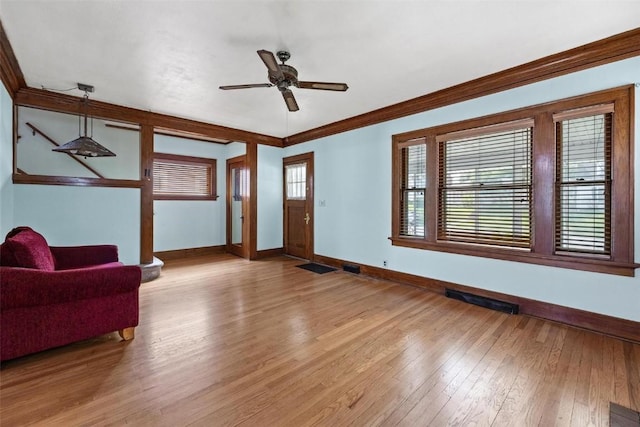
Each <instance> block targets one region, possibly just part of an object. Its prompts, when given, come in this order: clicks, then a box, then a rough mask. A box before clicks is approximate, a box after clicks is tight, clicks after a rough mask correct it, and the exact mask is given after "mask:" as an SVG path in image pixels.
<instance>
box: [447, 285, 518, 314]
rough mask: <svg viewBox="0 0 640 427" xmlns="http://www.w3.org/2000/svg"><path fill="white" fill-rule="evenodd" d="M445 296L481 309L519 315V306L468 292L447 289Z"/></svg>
mask: <svg viewBox="0 0 640 427" xmlns="http://www.w3.org/2000/svg"><path fill="white" fill-rule="evenodd" d="M444 294H445V295H446V296H447V297H448V298H453V299H457V300H460V301H464V302H468V303H469V304H475V305H479V306H480V307H485V308H490V309H491V310H496V311H501V312H503V313H509V314H518V310H519V306H518V304H511V303H510V302H504V301H498V300H496V299H491V298H485V297H481V296H479V295H473V294H469V293H466V292H460V291H454V290H453V289H445V290H444Z"/></svg>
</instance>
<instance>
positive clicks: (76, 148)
mask: <svg viewBox="0 0 640 427" xmlns="http://www.w3.org/2000/svg"><path fill="white" fill-rule="evenodd" d="M78 89H80V90H82V91H84V98H82V101H80V114H79V115H78V138H76V139H74V140H73V141H69V142H67V143H66V144H63V145H61V146H59V147H57V148H54V149H53V150H52V151H57V152H59V153H68V154H74V155H76V156H84V157H114V156H115V155H116V154H115V153H114V152H113V151H111V150H109V149H108V148H106V147H104V146H102V145H100V144H99V143H98V142H96V141H95V140H94V139H93V138H92V137H93V117H92V118H91V133H92V135H91V136H89V135H88V127H89V126H88V120H89V93H90V92H91V93H93V91H94V87H93V86H91V85H88V84H84V83H78ZM83 113H84V114H83ZM83 115H84V135H82V126H81V123H80V118H81V117H82V116H83Z"/></svg>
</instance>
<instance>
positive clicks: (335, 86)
mask: <svg viewBox="0 0 640 427" xmlns="http://www.w3.org/2000/svg"><path fill="white" fill-rule="evenodd" d="M277 55H278V59H280V61H281V62H282V63H281V64H278V62H277V61H276V57H275V56H274V55H273V53H272V52H270V51H268V50H264V49H261V50H259V51H258V56H260V59H262V62H264V65H265V66H266V67H267V70H268V71H269V72H268V74H267V76H268V78H269V81H270V82H271V83H255V84H242V85H229V86H220V89H222V90H232V89H251V88H256V87H272V86H275V87H277V88H278V90H279V91H280V93H282V97H283V99H284V102H285V104H286V105H287V108H288V109H289V111H298V110H299V107H298V103H297V102H296V98H295V96H294V95H293V92H292V91H291V89H289V88H290V87H291V86H294V87H297V88H299V89H315V90H331V91H336V92H344V91H346V90H347V89H349V86H347V84H346V83H331V82H307V81H299V80H298V70H296V69H295V68H293V67H292V66H291V65H287V64H285V62H287V60H288V59H289V58H291V54H290V53H289V52H286V51H283V50H281V51H278V52H277Z"/></svg>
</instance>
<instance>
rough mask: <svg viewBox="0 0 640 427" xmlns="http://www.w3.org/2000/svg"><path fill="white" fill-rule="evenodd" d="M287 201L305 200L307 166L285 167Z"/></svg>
mask: <svg viewBox="0 0 640 427" xmlns="http://www.w3.org/2000/svg"><path fill="white" fill-rule="evenodd" d="M285 171H286V180H287V182H286V185H287V200H305V199H306V198H307V164H306V163H297V164H293V165H286V166H285Z"/></svg>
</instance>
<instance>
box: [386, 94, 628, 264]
mask: <svg viewBox="0 0 640 427" xmlns="http://www.w3.org/2000/svg"><path fill="white" fill-rule="evenodd" d="M632 97H633V90H632V88H621V89H613V90H608V91H603V92H598V93H595V94H591V95H585V96H581V97H576V98H571V99H567V100H562V101H557V102H554V103H549V104H544V105H540V106H533V107H528V108H524V109H521V110H516V111H510V112H506V113H501V114H496V115H493V116H487V117H482V118H479V119H472V120H466V121H463V122H458V123H451V124H445V125H441V126H436V127H432V128H428V129H421V130H416V131H412V132H407V133H404V134H400V135H394V137H393V183H392V185H393V194H392V203H393V216H392V236H391V240H392V242H393V244H394V245H397V246H406V247H413V248H419V249H429V250H437V251H444V252H452V253H460V254H465V255H474V256H484V257H490V258H498V259H505V260H510V261H519V262H531V263H537V264H544V265H552V266H558V267H565V268H574V269H582V270H588V271H598V272H605V273H612V274H621V275H631V276H632V275H634V269H635V268H636V267H638V265H637V264H634V262H633V256H634V251H633V194H632V189H633V186H632V181H631V179H632V162H633V159H632V152H633V151H632V146H631V128H632V124H633V122H632V120H631V117H630V106H631V102H632Z"/></svg>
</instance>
